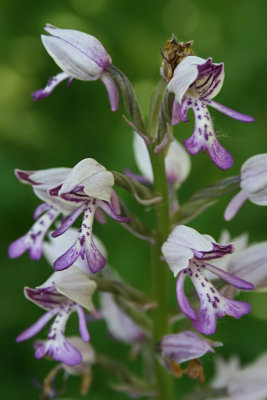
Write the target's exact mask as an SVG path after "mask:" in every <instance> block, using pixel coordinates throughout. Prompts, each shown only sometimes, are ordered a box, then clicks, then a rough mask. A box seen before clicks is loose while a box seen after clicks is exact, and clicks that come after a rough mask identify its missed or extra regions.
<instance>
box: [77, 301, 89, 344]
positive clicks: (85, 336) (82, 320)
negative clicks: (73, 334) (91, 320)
mask: <svg viewBox="0 0 267 400" xmlns="http://www.w3.org/2000/svg"><path fill="white" fill-rule="evenodd" d="M76 311H77V313H78V316H79V331H80V335H81V337H82V340H83V341H84V342H89V340H90V334H89V332H88V329H87V324H86V317H85V314H84V311H83V309H82V307H81V306H77V307H76Z"/></svg>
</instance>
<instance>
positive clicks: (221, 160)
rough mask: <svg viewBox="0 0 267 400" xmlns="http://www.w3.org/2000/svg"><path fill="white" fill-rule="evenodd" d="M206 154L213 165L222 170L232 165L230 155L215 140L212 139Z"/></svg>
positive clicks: (232, 161)
mask: <svg viewBox="0 0 267 400" xmlns="http://www.w3.org/2000/svg"><path fill="white" fill-rule="evenodd" d="M208 152H209V155H210V158H211V160H212V161H213V163H214V164H215V165H217V167H219V168H221V169H222V170H226V169H228V168H231V166H232V165H233V163H234V160H233V157H232V156H231V154H230V153H229V152H228V151H227V150H226V149H225V148H224V147H223V146H222V145H221V144H220V143H219V141H218V139H217V138H214V139H213V141H212V143H211V145H210V146H209V147H208Z"/></svg>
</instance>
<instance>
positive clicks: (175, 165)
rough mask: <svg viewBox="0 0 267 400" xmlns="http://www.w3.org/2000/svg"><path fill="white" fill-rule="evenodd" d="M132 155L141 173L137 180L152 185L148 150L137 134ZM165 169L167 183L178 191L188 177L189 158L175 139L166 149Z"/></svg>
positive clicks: (152, 179) (152, 178)
mask: <svg viewBox="0 0 267 400" xmlns="http://www.w3.org/2000/svg"><path fill="white" fill-rule="evenodd" d="M134 155H135V159H136V163H137V166H138V168H139V170H140V171H141V173H142V177H139V176H137V179H138V180H143V181H144V182H147V183H153V181H154V177H153V171H152V167H151V163H150V158H149V154H148V150H147V147H146V145H145V142H144V140H143V139H142V138H141V136H140V135H137V133H135V134H134ZM165 168H166V175H167V181H168V183H169V184H170V185H171V186H172V187H174V188H175V189H178V188H179V186H180V185H181V183H182V182H184V181H185V179H186V178H187V177H188V175H189V172H190V169H191V162H190V158H189V156H188V154H187V153H186V151H185V150H184V149H183V147H182V146H181V144H180V143H179V142H178V141H177V140H175V139H174V140H173V141H172V142H171V144H170V146H169V148H168V151H167V154H166V157H165ZM140 178H143V179H140Z"/></svg>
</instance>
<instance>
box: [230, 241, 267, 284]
mask: <svg viewBox="0 0 267 400" xmlns="http://www.w3.org/2000/svg"><path fill="white" fill-rule="evenodd" d="M229 272H230V273H231V274H233V275H236V276H237V277H239V278H242V279H245V280H247V281H249V282H251V283H253V284H254V285H255V286H256V287H261V286H262V284H264V283H266V279H267V242H262V243H257V244H254V245H252V246H249V247H248V248H247V249H246V250H244V251H243V252H242V253H241V254H239V255H238V256H237V257H236V258H235V259H234V260H233V261H232V262H231V263H230V265H229Z"/></svg>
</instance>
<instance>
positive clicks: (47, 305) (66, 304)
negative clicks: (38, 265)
mask: <svg viewBox="0 0 267 400" xmlns="http://www.w3.org/2000/svg"><path fill="white" fill-rule="evenodd" d="M95 289H96V283H95V282H94V281H91V280H90V279H89V278H88V277H87V276H86V275H85V274H83V273H82V272H81V271H80V270H79V269H78V268H76V267H74V266H73V267H72V268H71V269H69V270H67V271H63V272H55V273H54V274H53V275H52V276H51V277H50V278H49V279H48V280H47V281H46V282H45V283H44V284H43V285H41V286H39V287H37V288H35V289H31V288H28V287H26V288H25V290H24V293H25V297H26V298H28V299H29V300H31V301H32V302H34V303H35V304H37V305H38V306H39V307H41V308H43V309H45V310H46V313H45V314H44V315H43V316H42V317H41V318H39V319H38V320H37V321H36V322H35V323H34V324H33V325H32V326H30V327H29V328H28V329H26V330H25V331H24V332H22V333H21V334H20V335H19V336H18V337H17V342H22V341H24V340H27V339H30V338H32V337H33V336H35V335H36V334H37V333H38V332H39V331H40V330H41V329H42V328H43V327H44V326H45V325H46V324H47V323H48V322H49V321H50V320H51V319H52V318H54V317H55V320H54V322H53V323H52V325H51V328H50V329H49V333H48V338H47V340H46V341H43V342H38V344H37V345H36V347H35V357H36V358H38V359H39V358H42V357H44V356H45V355H49V356H52V357H53V358H54V359H55V360H57V361H61V362H63V363H64V364H67V365H70V366H74V365H77V364H80V363H81V361H82V354H81V353H80V351H79V350H78V349H77V348H75V347H74V346H73V345H72V344H71V343H70V342H69V341H68V340H67V339H66V338H65V334H64V331H65V326H66V323H67V320H68V318H69V317H70V315H71V314H72V313H73V312H74V311H76V312H77V314H78V317H79V331H80V335H81V337H82V339H83V341H84V342H88V341H89V340H90V335H89V332H88V330H87V326H86V318H85V314H84V311H83V308H82V306H84V307H85V308H87V309H88V310H93V304H92V300H91V297H92V295H93V293H94V291H95Z"/></svg>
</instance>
